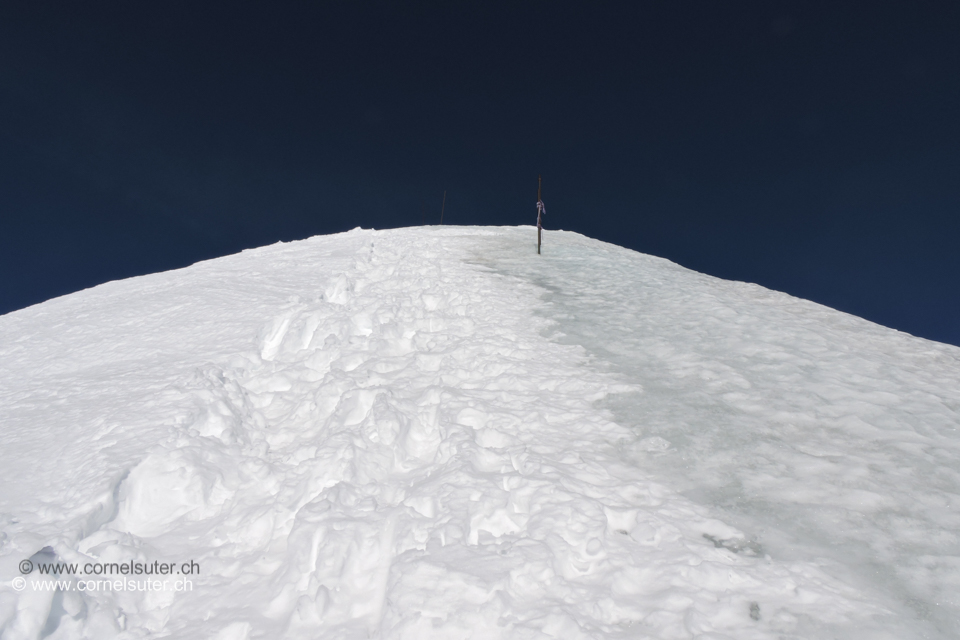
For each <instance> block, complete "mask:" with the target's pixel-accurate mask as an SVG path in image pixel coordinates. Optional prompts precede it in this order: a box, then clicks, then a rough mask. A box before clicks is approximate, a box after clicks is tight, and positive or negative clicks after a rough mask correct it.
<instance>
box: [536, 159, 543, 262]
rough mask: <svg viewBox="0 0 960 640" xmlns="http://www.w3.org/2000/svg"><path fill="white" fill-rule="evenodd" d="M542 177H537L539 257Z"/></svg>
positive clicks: (538, 249) (538, 246) (538, 253)
mask: <svg viewBox="0 0 960 640" xmlns="http://www.w3.org/2000/svg"><path fill="white" fill-rule="evenodd" d="M540 185H541V180H540V175H539V174H538V175H537V255H540V231H541V229H542V227H541V225H540Z"/></svg>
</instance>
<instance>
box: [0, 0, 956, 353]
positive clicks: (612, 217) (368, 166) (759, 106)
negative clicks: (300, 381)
mask: <svg viewBox="0 0 960 640" xmlns="http://www.w3.org/2000/svg"><path fill="white" fill-rule="evenodd" d="M19 4H20V5H21V6H20V7H19V8H18V7H16V6H13V5H14V3H3V4H2V7H0V313H5V312H8V311H11V310H13V309H17V308H21V307H24V306H27V305H30V304H34V303H37V302H40V301H42V300H45V299H48V298H50V297H53V296H57V295H62V294H65V293H69V292H71V291H75V290H77V289H81V288H84V287H88V286H92V285H95V284H97V283H100V282H104V281H107V280H112V279H117V278H124V277H128V276H132V275H137V274H142V273H148V272H152V271H159V270H165V269H170V268H175V267H180V266H184V265H187V264H190V263H191V262H195V261H197V260H200V259H205V258H210V257H215V256H218V255H224V254H227V253H232V252H235V251H238V250H240V249H243V248H246V247H252V246H258V245H263V244H268V243H271V242H275V241H277V240H291V239H297V238H304V237H308V236H310V235H314V234H318V233H330V232H335V231H341V230H345V229H349V228H352V227H356V226H363V227H376V228H385V227H396V226H407V225H417V224H420V223H421V220H423V219H424V218H425V219H426V222H427V223H436V222H438V220H439V213H440V201H441V197H442V194H443V191H444V190H446V191H447V208H446V213H445V216H444V217H445V220H444V221H445V222H447V223H451V224H532V223H533V222H534V220H535V218H536V210H535V207H534V203H535V201H536V197H535V196H536V177H537V174H538V173H540V174H543V179H544V201H545V202H546V203H547V207H548V217H547V218H546V224H547V227H548V229H549V228H564V229H570V230H575V231H579V232H581V233H584V234H587V235H590V236H593V237H596V238H600V239H603V240H607V241H610V242H615V243H617V244H620V245H624V246H627V247H630V248H632V249H636V250H638V251H643V252H647V253H653V254H656V255H660V256H663V257H666V258H669V259H671V260H674V261H676V262H679V263H680V264H682V265H684V266H687V267H690V268H693V269H696V270H699V271H703V272H706V273H709V274H712V275H716V276H720V277H724V278H733V279H738V280H747V281H751V282H757V283H759V284H762V285H764V286H767V287H770V288H773V289H778V290H781V291H786V292H788V293H791V294H793V295H797V296H801V297H804V298H809V299H811V300H815V301H817V302H821V303H823V304H826V305H829V306H832V307H835V308H838V309H841V310H843V311H848V312H850V313H854V314H857V315H860V316H863V317H865V318H868V319H870V320H873V321H875V322H879V323H881V324H885V325H888V326H891V327H894V328H897V329H901V330H903V331H907V332H910V333H913V334H915V335H919V336H923V337H927V338H931V339H934V340H939V341H944V342H950V343H953V344H960V253H958V251H957V250H956V245H957V244H958V240H960V36H958V35H957V34H960V3H955V2H940V3H935V2H917V1H912V2H887V1H884V0H877V1H873V2H856V3H854V2H838V1H834V2H777V1H775V0H774V1H767V2H734V3H726V2H716V1H713V0H711V1H703V2H685V1H679V2H674V1H670V2H667V1H663V2H656V3H652V2H650V3H642V2H634V3H589V2H579V3H564V2H516V3H506V4H499V3H487V2H484V3H480V2H476V3H465V2H458V3H453V2H449V3H426V2H411V3H403V6H402V7H401V6H400V5H401V3H370V2H366V3H361V2H295V3H280V2H270V3H263V4H259V5H257V4H241V3H233V2H230V3H228V2H206V3H203V2H182V3H180V2H162V3H152V4H151V5H149V6H148V5H147V4H146V3H132V2H117V3H104V2H90V3H79V2H69V3H67V2H63V3H40V2H35V3H19Z"/></svg>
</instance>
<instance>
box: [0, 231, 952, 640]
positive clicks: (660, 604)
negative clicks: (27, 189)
mask: <svg viewBox="0 0 960 640" xmlns="http://www.w3.org/2000/svg"><path fill="white" fill-rule="evenodd" d="M534 238H535V233H534V232H533V231H532V230H531V229H530V228H456V227H443V228H419V229H403V230H393V231H362V230H355V231H352V232H350V233H346V234H339V235H335V236H325V237H317V238H312V239H310V240H306V241H303V242H297V243H291V244H281V245H275V246H271V247H265V248H262V249H257V250H254V251H246V252H244V253H242V254H239V255H236V256H230V257H227V258H222V259H218V260H214V261H210V262H205V263H201V264H197V265H194V266H192V267H190V268H188V269H183V270H180V271H174V272H169V273H162V274H156V275H152V276H147V277H142V278H135V279H131V280H125V281H121V282H113V283H109V284H106V285H103V286H100V287H96V288H94V289H91V290H88V291H83V292H80V293H77V294H74V295H71V296H67V297H64V298H60V299H57V300H52V301H50V302H47V303H44V304H41V305H37V306H35V307H31V308H29V309H25V310H23V311H19V312H15V313H12V314H8V315H6V316H3V317H0V362H2V366H0V424H2V431H0V445H2V448H0V488H2V491H0V526H2V534H0V628H2V637H3V638H5V639H6V638H10V639H13V638H41V637H50V638H81V637H90V638H115V637H119V638H161V637H176V638H220V639H223V640H228V639H242V638H317V637H323V638H369V637H384V638H549V637H557V638H704V639H716V638H727V637H729V638H744V639H750V638H829V637H843V638H953V637H957V636H958V635H960V623H958V616H960V599H958V596H957V594H958V593H960V541H958V537H957V535H958V534H957V532H958V531H960V502H958V500H960V498H958V496H960V466H958V461H960V438H958V433H957V425H958V423H960V349H957V348H954V347H950V346H946V345H941V344H936V343H931V342H928V341H924V340H920V339H916V338H912V337H910V336H906V335H904V334H900V333H897V332H894V331H891V330H889V329H885V328H882V327H878V326H876V325H872V324H870V323H868V322H865V321H863V320H860V319H857V318H853V317H851V316H847V315H844V314H841V313H838V312H836V311H832V310H829V309H826V308H824V307H820V306H818V305H815V304H812V303H809V302H805V301H802V300H797V299H794V298H790V297H789V296H786V295H783V294H778V293H774V292H770V291H767V290H764V289H762V288H760V287H757V286H753V285H746V284H742V283H733V282H726V281H722V280H717V279H715V278H710V277H708V276H703V275H700V274H696V273H693V272H691V271H688V270H685V269H683V268H681V267H678V266H677V265H674V264H672V263H669V262H667V261H665V260H661V259H657V258H652V257H649V256H644V255H641V254H637V253H634V252H631V251H628V250H625V249H621V248H618V247H614V246H612V245H607V244H603V243H600V242H597V241H594V240H590V239H587V238H584V237H582V236H579V235H577V234H572V233H563V232H553V233H549V232H548V233H547V235H546V239H545V242H546V244H545V247H544V255H542V256H540V257H537V256H536V254H535V248H534V247H533V246H532V244H531V243H532V241H534ZM26 559H30V560H31V561H32V562H33V563H34V565H35V566H36V565H40V564H41V563H43V562H47V561H63V562H68V563H73V562H77V563H79V564H80V565H81V566H82V565H83V564H84V563H87V562H108V563H109V562H114V563H122V562H129V561H141V562H145V563H152V562H155V561H159V562H169V563H176V565H177V566H181V563H185V562H189V561H193V562H195V563H196V565H197V566H198V567H199V573H198V574H192V575H190V576H189V578H190V581H191V589H190V590H188V591H173V590H150V591H137V590H134V589H129V590H126V591H109V590H105V589H101V590H97V591H83V592H81V591H79V590H78V589H79V588H80V587H79V586H78V585H79V583H80V582H81V581H86V580H89V579H91V577H90V576H84V575H75V576H70V575H63V576H61V577H62V578H63V579H64V582H63V584H62V585H61V587H60V589H58V590H55V589H50V588H49V580H48V576H41V575H40V574H39V572H38V571H36V570H35V571H33V572H32V573H29V574H26V575H21V572H20V570H19V569H18V566H19V564H20V563H21V562H22V561H24V560H26ZM182 578H183V576H167V577H165V578H164V579H163V583H164V584H166V585H168V586H169V584H170V583H171V581H173V580H175V579H182Z"/></svg>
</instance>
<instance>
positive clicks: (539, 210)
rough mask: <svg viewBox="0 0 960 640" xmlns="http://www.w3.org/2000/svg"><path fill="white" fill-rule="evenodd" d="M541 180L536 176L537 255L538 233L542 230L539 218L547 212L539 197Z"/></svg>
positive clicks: (538, 252)
mask: <svg viewBox="0 0 960 640" xmlns="http://www.w3.org/2000/svg"><path fill="white" fill-rule="evenodd" d="M541 184H542V181H541V179H540V176H539V175H538V176H537V255H540V235H541V233H542V231H543V223H542V222H541V220H540V218H541V217H542V216H544V215H546V213H547V208H546V207H545V206H543V200H542V199H541V198H540V186H541Z"/></svg>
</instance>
